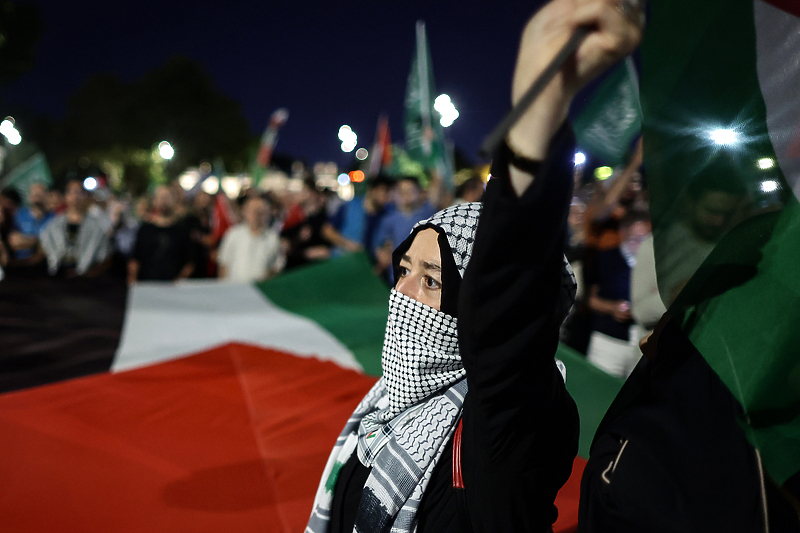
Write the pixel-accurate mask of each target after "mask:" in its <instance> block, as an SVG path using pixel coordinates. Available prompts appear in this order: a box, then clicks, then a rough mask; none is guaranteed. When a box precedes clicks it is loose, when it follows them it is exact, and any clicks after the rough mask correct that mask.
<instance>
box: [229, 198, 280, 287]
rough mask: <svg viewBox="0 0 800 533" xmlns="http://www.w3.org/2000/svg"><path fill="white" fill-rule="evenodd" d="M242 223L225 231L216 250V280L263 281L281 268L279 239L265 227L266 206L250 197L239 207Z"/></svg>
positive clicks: (267, 210) (261, 200)
mask: <svg viewBox="0 0 800 533" xmlns="http://www.w3.org/2000/svg"><path fill="white" fill-rule="evenodd" d="M242 218H243V219H244V221H243V222H242V223H241V224H237V225H236V226H234V227H232V228H231V229H229V230H228V232H227V233H225V235H224V236H223V237H222V243H221V244H220V247H219V256H218V258H217V261H218V262H219V277H220V279H222V280H225V281H233V282H240V283H249V282H252V281H263V280H265V279H267V278H269V277H271V276H274V275H275V274H277V273H278V272H280V270H281V268H282V267H283V257H282V255H281V245H280V238H279V237H278V234H277V233H276V232H275V231H274V230H272V229H270V228H269V227H268V226H267V222H268V220H269V206H268V205H267V202H266V201H265V200H264V199H263V198H260V197H251V198H248V200H247V201H246V202H245V204H244V206H242Z"/></svg>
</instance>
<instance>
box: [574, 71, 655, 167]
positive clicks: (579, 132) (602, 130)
mask: <svg viewBox="0 0 800 533" xmlns="http://www.w3.org/2000/svg"><path fill="white" fill-rule="evenodd" d="M572 126H573V129H574V130H575V136H576V138H577V141H578V146H580V147H581V148H583V149H586V150H588V151H589V152H591V153H592V154H593V155H594V156H596V157H598V158H600V159H602V160H603V161H604V163H605V164H608V165H613V166H616V165H621V164H622V163H624V156H625V152H626V151H627V150H628V147H629V146H630V144H631V142H632V141H633V139H634V138H635V137H636V136H638V135H639V134H640V133H641V129H642V109H641V107H640V105H639V81H638V76H637V75H636V69H635V67H634V65H633V61H632V60H631V58H630V57H628V58H626V59H625V60H624V61H623V62H622V63H620V64H619V65H617V66H616V67H615V68H614V69H613V70H612V71H611V72H610V73H609V74H608V76H607V77H606V79H605V80H603V82H602V83H601V84H600V85H599V86H598V87H597V89H596V90H595V91H594V92H593V94H592V97H591V99H590V100H589V103H588V104H587V105H586V107H585V108H584V109H583V110H582V111H581V112H580V114H579V115H578V116H577V117H576V118H575V120H573V121H572Z"/></svg>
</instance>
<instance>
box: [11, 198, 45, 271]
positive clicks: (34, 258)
mask: <svg viewBox="0 0 800 533" xmlns="http://www.w3.org/2000/svg"><path fill="white" fill-rule="evenodd" d="M46 200H47V187H45V186H44V185H42V184H41V183H34V184H33V185H31V187H30V191H29V194H28V205H27V206H23V207H20V208H19V209H17V211H16V213H14V221H13V230H12V231H11V233H10V234H9V236H8V242H9V244H10V245H11V249H12V250H13V251H14V257H15V258H16V259H17V260H26V261H27V262H28V263H38V262H39V261H41V259H42V257H41V256H40V255H38V254H36V250H37V248H38V245H39V233H40V232H41V231H42V228H44V227H45V226H46V225H47V223H48V222H50V220H51V219H52V218H53V213H51V212H50V211H48V210H47V203H46Z"/></svg>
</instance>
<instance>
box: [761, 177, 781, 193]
mask: <svg viewBox="0 0 800 533" xmlns="http://www.w3.org/2000/svg"><path fill="white" fill-rule="evenodd" d="M779 186H780V184H779V183H778V182H777V181H775V180H765V181H762V182H761V183H760V184H759V188H760V189H761V191H762V192H775V191H777V190H778V187H779Z"/></svg>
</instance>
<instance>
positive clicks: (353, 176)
mask: <svg viewBox="0 0 800 533" xmlns="http://www.w3.org/2000/svg"><path fill="white" fill-rule="evenodd" d="M349 176H350V181H352V182H353V183H361V182H362V181H364V179H365V178H366V176H365V175H364V173H363V172H362V171H360V170H352V171H350V173H349Z"/></svg>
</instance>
